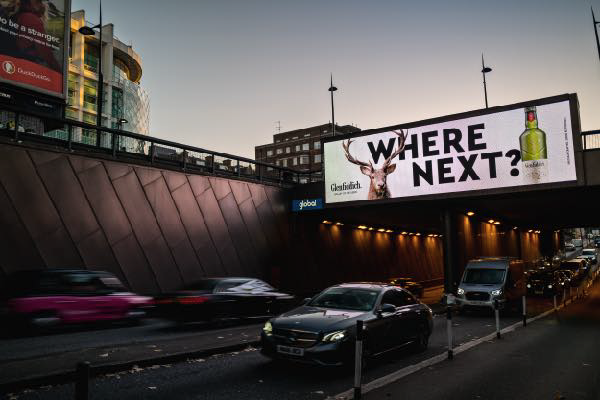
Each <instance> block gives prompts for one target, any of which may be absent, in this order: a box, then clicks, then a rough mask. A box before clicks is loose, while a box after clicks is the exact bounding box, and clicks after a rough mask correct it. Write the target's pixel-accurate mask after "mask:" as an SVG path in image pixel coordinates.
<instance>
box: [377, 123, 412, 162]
mask: <svg viewBox="0 0 600 400" xmlns="http://www.w3.org/2000/svg"><path fill="white" fill-rule="evenodd" d="M392 132H394V133H395V134H396V135H398V147H397V148H396V150H395V151H394V152H393V153H392V154H391V155H390V156H389V157H388V158H386V159H385V162H384V163H383V166H382V168H386V167H388V166H389V165H390V163H391V162H392V160H393V159H394V158H396V156H397V155H398V154H400V153H402V152H403V151H404V147H405V146H406V138H407V136H408V131H406V133H404V131H403V130H402V129H400V132H398V131H392Z"/></svg>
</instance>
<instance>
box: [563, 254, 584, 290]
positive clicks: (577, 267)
mask: <svg viewBox="0 0 600 400" xmlns="http://www.w3.org/2000/svg"><path fill="white" fill-rule="evenodd" d="M587 268H588V266H587V262H586V260H583V259H581V258H574V259H572V260H568V261H563V262H562V263H561V264H560V267H559V269H561V270H568V271H571V273H572V274H573V276H572V277H571V285H572V286H576V285H578V284H579V283H580V282H581V280H582V279H583V278H584V277H585V273H586V270H587Z"/></svg>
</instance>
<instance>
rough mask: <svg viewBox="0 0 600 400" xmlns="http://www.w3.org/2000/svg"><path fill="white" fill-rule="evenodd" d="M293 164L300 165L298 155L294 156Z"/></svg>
mask: <svg viewBox="0 0 600 400" xmlns="http://www.w3.org/2000/svg"><path fill="white" fill-rule="evenodd" d="M292 165H294V166H296V165H298V157H294V158H292Z"/></svg>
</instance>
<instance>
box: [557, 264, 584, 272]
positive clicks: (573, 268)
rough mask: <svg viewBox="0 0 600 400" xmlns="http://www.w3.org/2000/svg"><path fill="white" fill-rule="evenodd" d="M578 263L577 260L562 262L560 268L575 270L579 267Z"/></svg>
mask: <svg viewBox="0 0 600 400" xmlns="http://www.w3.org/2000/svg"><path fill="white" fill-rule="evenodd" d="M579 265H580V264H579V263H578V262H566V263H562V264H561V266H560V267H561V268H562V269H568V270H571V271H577V270H578V269H579Z"/></svg>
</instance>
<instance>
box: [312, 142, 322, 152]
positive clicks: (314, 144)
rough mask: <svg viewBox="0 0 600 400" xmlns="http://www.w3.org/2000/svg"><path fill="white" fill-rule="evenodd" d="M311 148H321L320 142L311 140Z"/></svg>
mask: <svg viewBox="0 0 600 400" xmlns="http://www.w3.org/2000/svg"><path fill="white" fill-rule="evenodd" d="M313 148H314V149H315V150H319V149H320V148H321V142H320V141H319V142H313Z"/></svg>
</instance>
